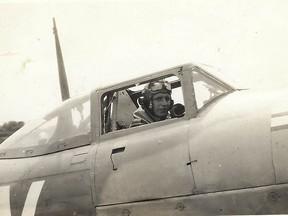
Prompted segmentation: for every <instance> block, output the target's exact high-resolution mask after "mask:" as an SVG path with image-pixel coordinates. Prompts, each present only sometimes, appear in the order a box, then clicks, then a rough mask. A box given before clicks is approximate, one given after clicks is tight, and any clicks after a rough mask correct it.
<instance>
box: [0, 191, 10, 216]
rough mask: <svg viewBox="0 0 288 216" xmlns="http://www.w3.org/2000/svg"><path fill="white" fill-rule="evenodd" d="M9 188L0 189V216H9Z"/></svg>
mask: <svg viewBox="0 0 288 216" xmlns="http://www.w3.org/2000/svg"><path fill="white" fill-rule="evenodd" d="M10 209H11V208H10V186H9V185H8V186H3V187H0V215H1V216H2V215H3V216H11V210H10Z"/></svg>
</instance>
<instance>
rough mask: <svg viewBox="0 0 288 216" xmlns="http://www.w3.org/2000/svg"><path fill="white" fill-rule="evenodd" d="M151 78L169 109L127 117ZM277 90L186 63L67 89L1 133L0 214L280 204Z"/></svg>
mask: <svg viewBox="0 0 288 216" xmlns="http://www.w3.org/2000/svg"><path fill="white" fill-rule="evenodd" d="M159 79H161V80H163V79H164V80H166V81H167V82H169V83H170V84H171V86H172V99H173V100H174V104H175V105H173V107H172V108H171V116H172V118H170V119H167V120H163V121H159V122H155V123H151V124H146V125H142V126H138V127H130V126H131V123H132V121H133V115H132V114H133V112H134V111H135V110H136V109H137V107H139V106H140V104H139V102H140V100H141V97H142V94H141V92H142V89H143V87H144V86H145V85H146V84H147V83H149V82H151V81H153V80H159ZM287 93H288V92H287V90H279V91H276V90H275V91H256V90H248V89H239V88H237V87H234V86H233V85H232V84H230V83H229V82H227V81H224V80H223V79H220V78H218V77H217V76H215V75H214V74H212V73H211V72H208V71H207V70H206V69H205V68H204V67H201V66H199V65H195V64H185V65H180V66H176V67H173V68H170V69H166V70H163V71H160V72H156V73H151V74H150V73H149V74H148V75H146V76H142V77H139V78H136V79H132V80H129V81H126V82H122V83H119V84H115V85H111V86H107V87H103V88H99V89H96V90H93V91H91V93H90V94H88V95H84V96H81V97H75V98H70V99H67V100H65V101H64V102H63V104H62V105H61V106H59V107H57V108H56V109H54V110H52V111H51V112H50V113H48V114H46V115H44V116H42V117H41V118H38V119H36V120H34V121H32V122H30V123H29V124H26V125H25V126H24V127H23V128H21V129H20V130H18V131H17V132H16V133H15V134H13V135H12V136H11V137H9V138H8V139H7V140H6V141H5V142H4V143H2V144H1V145H0V170H1V177H0V215H1V216H2V215H3V216H4V215H8V216H16V215H22V216H28V215H29V216H34V215H37V216H38V215H96V216H106V215H109V216H110V215H111V216H114V215H115V216H116V215H117V216H118V215H122V216H133V215H135V216H136V215H137V216H144V215H145V216H147V215H155V216H162V215H163V216H164V215H165V216H175V215H176V216H177V215H187V216H188V215H189V216H190V215H194V214H195V215H199V214H202V215H211V214H212V215H216V214H220V215H230V214H274V213H275V214H283V213H287V212H288V206H287V203H288V184H287V183H288V168H287V162H288V157H287V154H288V143H287V142H288V141H287V140H288V139H287V136H288V98H287Z"/></svg>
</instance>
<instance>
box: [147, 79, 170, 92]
mask: <svg viewBox="0 0 288 216" xmlns="http://www.w3.org/2000/svg"><path fill="white" fill-rule="evenodd" d="M171 89H172V88H171V85H170V84H169V83H168V82H166V81H156V82H151V83H149V85H148V86H147V90H148V91H152V92H155V91H159V90H168V91H170V92H171Z"/></svg>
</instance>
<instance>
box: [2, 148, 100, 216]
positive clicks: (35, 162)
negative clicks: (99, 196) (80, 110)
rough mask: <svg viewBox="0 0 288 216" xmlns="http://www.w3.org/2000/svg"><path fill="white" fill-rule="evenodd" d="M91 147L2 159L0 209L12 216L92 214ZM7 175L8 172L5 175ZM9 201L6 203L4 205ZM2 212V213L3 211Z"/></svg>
mask: <svg viewBox="0 0 288 216" xmlns="http://www.w3.org/2000/svg"><path fill="white" fill-rule="evenodd" d="M90 152H91V146H85V147H79V148H75V149H70V150H67V151H61V152H58V153H55V154H49V155H45V156H38V157H32V158H22V159H7V160H1V163H0V169H1V170H10V171H11V172H10V173H9V174H8V177H6V176H3V177H2V176H1V180H3V182H5V183H3V184H1V185H0V193H1V197H0V208H2V209H4V210H5V211H6V212H8V213H7V214H6V215H9V214H11V216H18V215H19V216H20V215H21V216H25V215H29V216H33V215H95V208H94V205H93V201H92V192H91V184H90V177H91V176H90V167H91V155H92V153H91V154H90ZM6 173H8V172H6ZM7 200H9V203H7ZM4 210H1V211H4Z"/></svg>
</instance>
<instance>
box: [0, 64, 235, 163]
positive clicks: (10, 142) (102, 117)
mask: <svg viewBox="0 0 288 216" xmlns="http://www.w3.org/2000/svg"><path fill="white" fill-rule="evenodd" d="M155 80H165V81H166V82H167V83H169V85H171V98H172V100H173V104H174V105H173V106H172V107H171V110H170V117H171V118H169V119H167V120H165V121H162V123H160V124H165V122H166V121H175V120H176V119H181V118H185V119H190V118H195V117H197V115H198V113H199V112H201V110H203V109H205V107H206V106H207V105H208V104H209V103H211V102H212V101H214V100H215V99H216V98H218V97H219V96H221V95H225V94H226V93H228V92H230V91H232V90H233V88H232V87H231V86H229V85H227V84H225V83H224V82H222V81H220V80H218V79H217V78H215V77H213V76H211V75H210V74H208V73H206V72H205V71H203V70H201V69H200V68H198V67H195V66H194V67H193V68H192V69H191V68H189V70H187V71H186V72H185V73H184V72H183V67H180V68H179V67H177V68H174V69H171V70H166V71H163V72H160V73H156V74H153V75H151V76H146V77H143V78H138V79H135V80H131V81H128V82H125V83H120V84H119V85H116V86H111V87H108V88H104V89H100V90H96V91H92V92H91V94H90V95H86V96H83V97H78V98H74V99H69V100H67V101H66V102H64V103H63V104H62V105H61V106H59V107H58V108H56V109H55V110H53V111H52V112H50V113H48V114H47V115H45V116H43V117H42V118H38V119H36V120H34V121H32V122H31V123H29V124H27V125H26V126H25V127H23V128H21V129H20V130H19V131H17V132H16V133H15V134H13V136H11V137H9V138H8V139H7V140H6V141H5V142H4V143H2V145H1V146H0V158H14V157H16V158H18V157H32V156H37V155H43V154H48V153H52V152H57V151H62V150H65V149H70V148H74V147H77V146H83V145H88V144H90V143H91V142H92V140H93V138H92V134H93V133H94V134H95V135H96V136H101V135H105V134H110V133H111V132H117V131H130V130H132V131H133V128H131V127H130V126H131V123H132V122H133V119H134V118H133V112H135V110H137V108H138V107H139V106H141V104H140V99H141V97H142V91H143V88H144V86H145V85H146V84H148V83H150V82H152V81H155ZM95 95H96V96H95ZM90 98H93V100H99V103H94V102H93V103H92V99H91V101H90ZM163 122H164V123H163ZM156 123H157V122H156ZM153 124H154V123H153ZM91 125H95V127H94V128H92V127H91ZM141 128H142V127H141ZM97 130H99V131H97ZM94 137H95V136H94Z"/></svg>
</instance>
